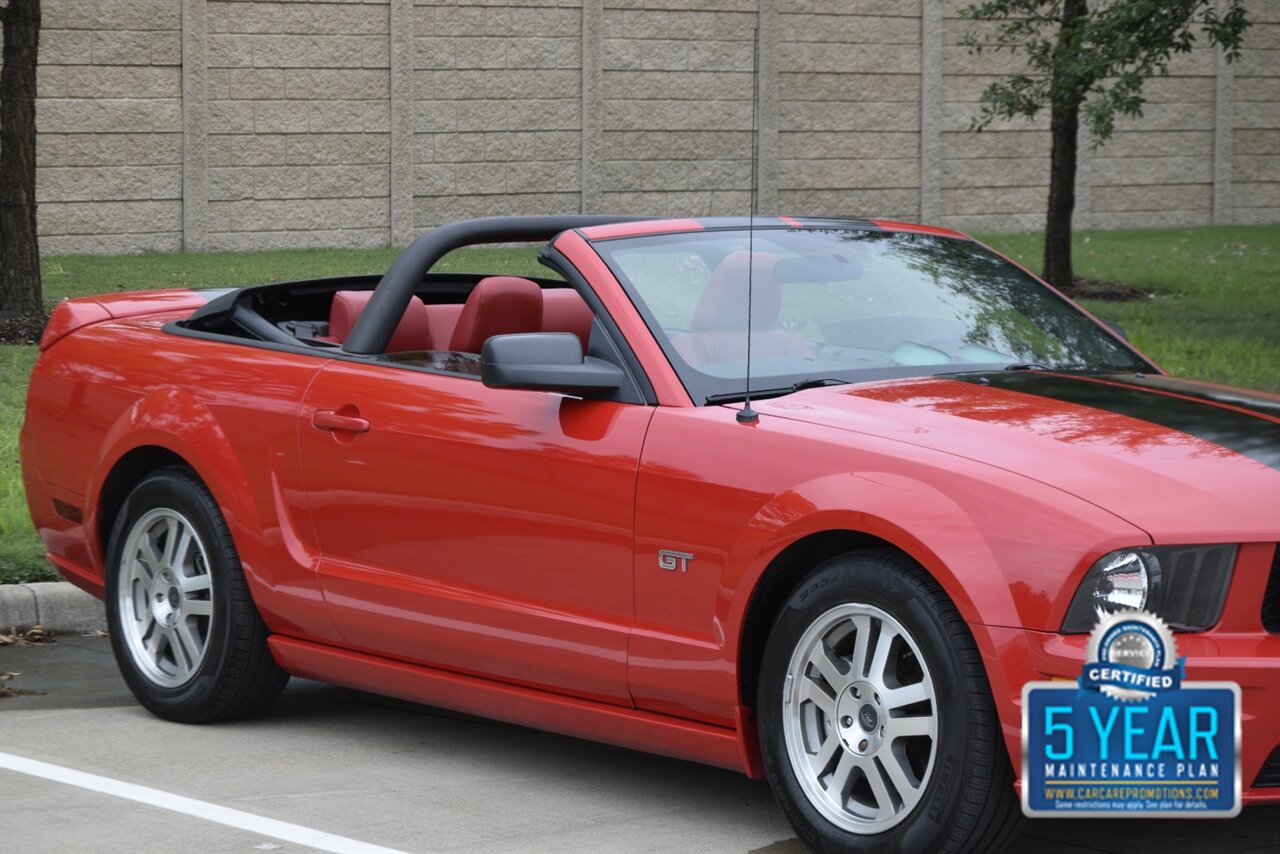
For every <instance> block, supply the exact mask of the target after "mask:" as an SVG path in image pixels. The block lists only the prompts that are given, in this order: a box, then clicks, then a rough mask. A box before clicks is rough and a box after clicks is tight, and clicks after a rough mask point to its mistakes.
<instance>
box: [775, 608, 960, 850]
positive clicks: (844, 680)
mask: <svg viewBox="0 0 1280 854" xmlns="http://www.w3.org/2000/svg"><path fill="white" fill-rule="evenodd" d="M782 702H783V707H782V725H783V734H784V736H785V739H786V744H787V757H788V759H789V760H790V762H791V769H792V771H793V772H794V773H795V776H796V780H797V781H798V782H799V783H800V786H801V788H802V789H803V790H804V793H805V795H806V797H807V798H808V799H809V802H810V803H811V804H813V806H814V808H815V809H817V810H818V812H820V813H821V814H822V815H823V816H824V817H825V818H826V819H827V820H828V821H830V822H831V823H832V824H835V825H836V826H837V827H840V828H841V829H843V830H846V831H849V832H851V833H858V834H871V833H880V832H882V831H885V830H888V829H889V828H891V827H893V826H894V825H896V824H898V823H899V822H900V821H902V820H903V819H905V818H906V817H907V816H908V815H910V814H911V811H912V809H913V808H914V807H915V806H916V804H918V803H919V802H920V798H921V796H922V795H923V794H924V790H925V787H926V786H927V785H928V782H929V776H930V774H931V773H932V771H933V759H934V754H935V753H936V752H937V743H938V717H937V716H938V706H937V699H936V696H935V693H934V687H933V679H932V678H931V677H930V675H929V668H928V666H927V665H926V664H925V661H924V657H923V656H922V655H921V654H920V649H919V647H918V646H917V645H916V642H915V640H914V639H912V637H911V635H910V634H908V633H907V631H906V629H904V628H903V626H902V624H901V623H899V622H898V621H897V620H895V619H894V618H893V617H891V616H890V615H889V614H887V613H885V612H884V611H882V610H880V609H879V608H876V607H874V606H872V605H862V604H847V605H840V606H837V607H835V608H832V609H831V610H830V611H827V612H826V613H825V614H823V615H821V616H820V617H818V618H817V619H816V620H814V621H813V623H812V624H811V625H810V626H809V628H808V629H806V630H805V633H804V635H802V636H801V638H800V641H799V643H797V644H796V648H795V651H794V652H793V653H792V655H791V661H790V663H789V664H788V665H787V677H786V682H785V683H784V685H783V696H782Z"/></svg>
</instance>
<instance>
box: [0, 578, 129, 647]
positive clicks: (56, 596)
mask: <svg viewBox="0 0 1280 854" xmlns="http://www.w3.org/2000/svg"><path fill="white" fill-rule="evenodd" d="M32 626H44V628H45V631H47V632H50V633H52V634H55V635H58V634H79V633H83V632H91V631H94V630H95V629H105V628H106V627H107V616H106V612H105V611H104V610H103V605H102V600H100V599H96V598H94V597H93V596H90V595H89V594H88V593H85V592H84V591H83V590H81V589H80V588H79V587H76V586H75V585H74V584H72V583H71V582H69V581H41V582H36V583H32V584H0V632H7V631H9V630H10V629H14V628H17V629H29V628H31V627H32Z"/></svg>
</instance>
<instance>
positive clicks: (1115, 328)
mask: <svg viewBox="0 0 1280 854" xmlns="http://www.w3.org/2000/svg"><path fill="white" fill-rule="evenodd" d="M1102 325H1103V326H1105V327H1107V328H1108V329H1110V330H1111V331H1112V332H1114V333H1115V334H1117V335H1119V336H1120V337H1121V338H1123V339H1124V340H1126V341H1128V340H1129V336H1128V335H1125V334H1124V328H1123V327H1121V326H1120V324H1118V323H1111V322H1110V321H1107V320H1104V321H1102Z"/></svg>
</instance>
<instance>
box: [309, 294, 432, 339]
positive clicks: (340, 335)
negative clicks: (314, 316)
mask: <svg viewBox="0 0 1280 854" xmlns="http://www.w3.org/2000/svg"><path fill="white" fill-rule="evenodd" d="M372 298H373V291H338V292H337V293H335V294H334V295H333V302H332V303H330V304H329V335H330V336H332V337H333V338H335V339H337V340H338V342H339V343H341V342H343V341H345V340H347V336H348V335H350V334H351V329H352V327H354V326H355V325H356V320H357V319H358V318H359V317H360V314H361V312H363V311H364V310H365V308H366V307H367V306H368V305H369V300H370V299H372ZM430 349H432V348H431V329H430V326H429V325H428V323H427V307H426V305H425V304H424V303H423V302H422V300H420V299H418V298H417V297H416V296H415V297H413V298H412V299H410V300H409V305H408V306H407V307H406V308H405V310H404V316H403V317H401V318H400V323H399V324H397V326H396V331H395V332H394V333H393V334H392V335H391V341H390V342H388V344H387V349H386V352H388V353H403V352H405V351H408V350H430Z"/></svg>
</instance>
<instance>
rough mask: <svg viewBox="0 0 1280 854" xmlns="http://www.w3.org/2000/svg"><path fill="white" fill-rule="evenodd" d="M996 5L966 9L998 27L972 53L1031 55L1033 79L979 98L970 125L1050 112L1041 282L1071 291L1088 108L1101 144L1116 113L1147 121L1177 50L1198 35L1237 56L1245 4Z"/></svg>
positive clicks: (997, 86)
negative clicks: (1150, 98)
mask: <svg viewBox="0 0 1280 854" xmlns="http://www.w3.org/2000/svg"><path fill="white" fill-rule="evenodd" d="M1219 7H1220V8H1221V11H1219V8H1215V6H1214V5H1213V4H1211V3H1206V2H1203V0H1104V2H1099V3H1097V4H1096V5H1095V6H1094V8H1093V9H1090V8H1089V4H1088V0H989V2H984V3H975V4H973V5H971V6H969V7H967V8H965V9H963V10H962V11H961V13H960V14H961V16H962V17H964V18H968V19H969V20H972V21H991V22H996V23H997V24H998V26H997V28H996V33H995V36H994V38H992V39H990V40H988V41H986V42H984V41H983V40H981V39H979V37H978V36H977V34H976V33H974V32H972V31H971V32H969V33H967V34H966V35H965V37H964V40H963V44H965V45H966V46H968V47H969V49H970V50H972V51H975V52H981V51H983V50H995V51H1000V50H1008V51H1010V52H1013V53H1018V52H1021V53H1023V54H1025V56H1026V60H1027V67H1028V73H1020V74H1011V75H1009V76H1008V77H1006V78H1004V79H1002V80H999V81H997V82H995V83H992V84H991V85H990V86H988V87H987V89H986V90H985V91H984V92H983V93H982V99H981V103H982V107H981V110H980V112H979V114H978V116H977V117H976V118H975V119H974V121H973V125H972V128H973V129H974V130H982V129H983V128H985V127H987V126H989V125H990V124H991V123H992V122H993V121H995V120H996V119H1012V118H1017V117H1023V116H1025V117H1028V118H1031V117H1034V116H1036V115H1037V114H1039V113H1040V111H1041V110H1043V109H1046V108H1047V109H1048V110H1049V128H1050V134H1051V136H1052V140H1053V141H1052V150H1051V154H1050V166H1049V208H1048V216H1047V218H1046V222H1045V236H1044V237H1045V239H1044V277H1045V279H1047V280H1048V281H1049V282H1051V283H1052V284H1053V285H1055V286H1056V287H1058V288H1061V289H1064V290H1071V288H1072V285H1073V282H1074V278H1073V275H1072V271H1071V215H1072V213H1073V212H1074V210H1075V206H1076V160H1077V157H1076V155H1077V136H1078V132H1079V129H1080V114H1081V112H1082V111H1083V113H1084V118H1085V121H1086V122H1087V124H1088V127H1089V130H1090V131H1092V133H1093V139H1094V142H1093V144H1094V146H1095V147H1096V146H1099V145H1101V144H1102V143H1104V142H1105V141H1106V140H1108V139H1109V138H1110V137H1111V133H1112V131H1113V130H1114V129H1115V119H1116V115H1117V114H1121V115H1125V116H1141V115H1142V105H1143V103H1144V99H1143V97H1142V87H1143V84H1144V83H1145V82H1146V81H1147V80H1148V79H1150V78H1151V77H1153V76H1156V75H1161V76H1163V75H1166V74H1168V73H1169V61H1170V60H1171V59H1172V57H1173V55H1174V54H1178V53H1187V52H1188V51H1190V50H1191V49H1192V47H1193V46H1194V45H1195V42H1196V32H1197V31H1199V32H1201V33H1203V34H1204V35H1205V36H1207V38H1208V41H1209V44H1210V45H1211V46H1216V47H1221V48H1222V49H1223V50H1224V51H1225V54H1226V58H1227V61H1228V62H1230V61H1232V60H1234V59H1236V58H1237V57H1239V56H1240V42H1241V39H1242V37H1243V35H1244V31H1245V29H1246V28H1247V27H1248V26H1249V21H1248V20H1247V19H1246V17H1245V11H1244V0H1223V2H1221V3H1220V4H1219Z"/></svg>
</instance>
